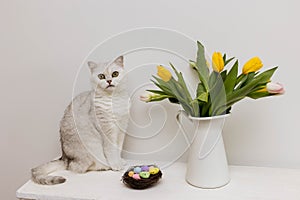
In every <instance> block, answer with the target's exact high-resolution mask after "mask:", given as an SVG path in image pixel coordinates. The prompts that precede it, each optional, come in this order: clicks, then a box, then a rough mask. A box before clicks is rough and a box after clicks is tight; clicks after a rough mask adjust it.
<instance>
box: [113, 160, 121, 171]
mask: <svg viewBox="0 0 300 200" xmlns="http://www.w3.org/2000/svg"><path fill="white" fill-rule="evenodd" d="M110 167H111V169H112V170H113V171H120V170H122V169H124V166H123V163H122V161H120V162H113V163H110Z"/></svg>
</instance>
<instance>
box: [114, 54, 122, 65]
mask: <svg viewBox="0 0 300 200" xmlns="http://www.w3.org/2000/svg"><path fill="white" fill-rule="evenodd" d="M123 61H124V58H123V56H119V57H117V58H116V60H115V61H114V63H116V64H117V65H120V66H121V67H124V62H123Z"/></svg>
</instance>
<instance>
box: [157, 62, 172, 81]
mask: <svg viewBox="0 0 300 200" xmlns="http://www.w3.org/2000/svg"><path fill="white" fill-rule="evenodd" d="M157 75H158V76H159V77H160V78H161V79H162V80H163V81H165V82H168V81H169V80H170V79H171V78H172V74H171V72H170V71H169V70H167V69H166V68H164V67H163V66H161V65H159V66H157Z"/></svg>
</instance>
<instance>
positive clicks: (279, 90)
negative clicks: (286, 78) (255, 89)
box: [267, 82, 285, 94]
mask: <svg viewBox="0 0 300 200" xmlns="http://www.w3.org/2000/svg"><path fill="white" fill-rule="evenodd" d="M267 90H268V92H269V93H271V94H283V93H284V92H285V91H284V88H283V85H282V84H280V83H272V82H271V83H267Z"/></svg>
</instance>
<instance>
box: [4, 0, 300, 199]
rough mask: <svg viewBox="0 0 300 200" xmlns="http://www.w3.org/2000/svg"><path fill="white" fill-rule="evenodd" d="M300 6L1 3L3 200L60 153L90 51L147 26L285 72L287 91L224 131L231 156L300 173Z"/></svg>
mask: <svg viewBox="0 0 300 200" xmlns="http://www.w3.org/2000/svg"><path fill="white" fill-rule="evenodd" d="M299 6H300V3H299V2H298V1H297V0H285V1H283V0H278V1H271V0H265V1H264V0H253V1H238V0H228V1H219V2H216V1H191V0H189V1H181V2H179V1H178V2H175V1H171V0H170V1H158V0H152V1H138V0H136V1H133V0H131V1H111V0H110V1H96V0H95V1H91V0H81V1H79V0H65V1H60V0H52V1H43V0H27V1H21V0H20V1H16V0H1V1H0V27H1V31H0V55H1V62H0V63H1V68H0V69H1V72H0V91H1V104H0V110H1V112H0V119H1V126H0V133H1V140H0V143H1V144H0V155H1V168H0V169H1V170H0V177H1V183H0V188H1V191H2V192H1V199H14V193H15V190H16V189H17V188H18V187H19V186H21V185H22V184H23V183H24V182H25V181H26V180H27V179H28V178H29V169H30V168H31V167H33V166H36V165H38V164H40V163H43V162H46V161H48V160H50V159H52V158H53V157H56V156H58V155H59V154H60V147H59V133H58V122H59V120H60V118H61V116H62V114H63V110H64V109H65V106H66V105H67V104H68V103H69V102H70V100H71V96H72V86H73V82H74V78H75V75H76V72H77V69H78V67H79V66H80V64H81V62H82V61H83V59H84V58H85V56H86V55H87V54H88V53H89V51H90V50H91V49H92V48H93V47H94V46H95V45H96V44H98V43H100V42H101V41H103V40H105V39H106V38H108V37H110V36H111V35H112V34H117V33H118V32H120V31H124V30H127V29H131V28H136V27H143V26H157V27H164V28H170V29H175V30H178V31H180V32H183V33H186V34H187V35H189V36H191V37H192V38H195V39H199V40H201V41H202V42H203V43H204V44H205V45H206V47H207V49H208V50H209V51H210V52H213V51H215V50H218V51H222V52H227V53H228V54H229V55H234V56H236V57H237V58H239V59H240V61H241V63H243V62H245V61H246V60H247V59H248V58H250V57H252V56H255V55H258V56H260V57H261V59H262V60H263V62H264V64H265V66H270V67H271V66H274V65H279V66H280V68H279V70H278V71H277V73H276V75H275V76H274V80H276V81H280V82H282V83H284V85H285V88H286V91H287V92H286V94H285V95H284V96H281V97H275V98H268V99H263V100H260V101H256V102H254V101H252V100H246V101H244V102H241V103H239V104H237V105H236V106H235V107H234V109H233V114H232V116H231V117H230V118H229V119H228V120H227V123H226V126H225V131H224V136H225V144H226V148H227V154H228V159H229V162H230V164H238V165H255V166H272V167H288V168H300V145H299V141H300V134H299V129H298V123H299V117H298V113H299V111H300V109H299V107H300V106H299V103H298V102H299V94H298V93H297V92H299V88H298V80H299V78H298V74H299V73H300V68H299V66H298V65H299V62H298V58H299V52H300V45H299V44H300V41H299V35H300V24H299V18H300V13H299V12H298V8H299ZM174 42H176V41H174ZM86 78H87V80H88V77H86ZM3 191H4V192H3Z"/></svg>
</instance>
